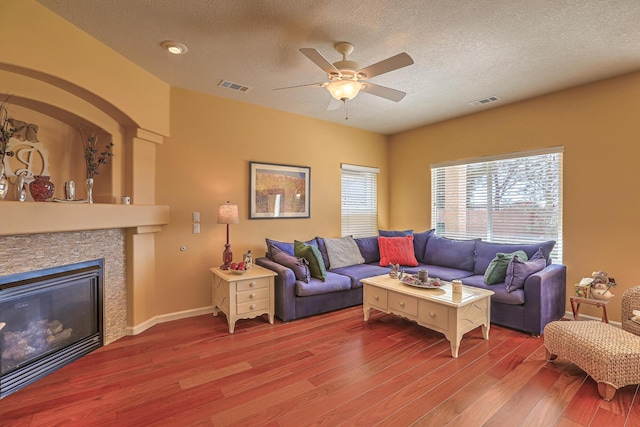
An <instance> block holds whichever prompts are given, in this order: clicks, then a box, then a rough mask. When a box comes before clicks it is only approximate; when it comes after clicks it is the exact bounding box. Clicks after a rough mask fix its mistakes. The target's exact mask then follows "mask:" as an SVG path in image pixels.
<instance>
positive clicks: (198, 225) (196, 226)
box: [193, 223, 200, 234]
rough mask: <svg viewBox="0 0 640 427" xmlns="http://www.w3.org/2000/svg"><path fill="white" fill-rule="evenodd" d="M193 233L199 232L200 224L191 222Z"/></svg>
mask: <svg viewBox="0 0 640 427" xmlns="http://www.w3.org/2000/svg"><path fill="white" fill-rule="evenodd" d="M193 234H200V224H197V223H194V224H193Z"/></svg>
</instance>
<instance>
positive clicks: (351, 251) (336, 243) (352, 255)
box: [322, 236, 364, 268]
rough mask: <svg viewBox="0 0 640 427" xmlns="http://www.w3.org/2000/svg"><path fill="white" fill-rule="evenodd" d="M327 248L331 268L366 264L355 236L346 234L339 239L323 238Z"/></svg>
mask: <svg viewBox="0 0 640 427" xmlns="http://www.w3.org/2000/svg"><path fill="white" fill-rule="evenodd" d="M322 241H323V242H324V245H325V247H326V248H327V255H328V256H329V265H330V266H331V268H340V267H348V266H350V265H356V264H364V258H363V257H362V254H361V253H360V249H359V248H358V244H357V243H356V241H355V240H353V237H351V236H345V237H341V238H339V239H328V238H324V239H322Z"/></svg>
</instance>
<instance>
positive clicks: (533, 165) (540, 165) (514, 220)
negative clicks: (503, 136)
mask: <svg viewBox="0 0 640 427" xmlns="http://www.w3.org/2000/svg"><path fill="white" fill-rule="evenodd" d="M562 152H563V148H562V147H554V148H551V149H546V150H538V151H530V152H524V153H517V154H514V155H505V156H494V157H485V158H479V159H474V160H467V161H460V162H450V163H440V164H435V165H431V200H432V209H431V224H432V227H433V228H435V229H436V233H437V234H438V235H440V236H443V237H450V238H456V239H473V238H481V239H483V240H485V241H488V242H496V243H535V242H542V241H546V240H555V241H556V245H555V247H554V250H553V252H552V253H551V257H552V258H553V260H554V262H558V263H561V262H562Z"/></svg>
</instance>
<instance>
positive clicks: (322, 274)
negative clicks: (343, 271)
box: [293, 240, 327, 282]
mask: <svg viewBox="0 0 640 427" xmlns="http://www.w3.org/2000/svg"><path fill="white" fill-rule="evenodd" d="M293 250H294V253H295V256H297V257H302V258H304V259H306V260H307V261H309V272H310V273H311V277H315V278H316V279H320V280H322V281H323V282H324V281H325V280H326V278H327V271H326V269H325V267H324V262H323V261H322V255H320V251H319V250H318V248H317V247H316V246H312V245H308V244H306V243H304V242H301V241H299V240H296V241H294V242H293Z"/></svg>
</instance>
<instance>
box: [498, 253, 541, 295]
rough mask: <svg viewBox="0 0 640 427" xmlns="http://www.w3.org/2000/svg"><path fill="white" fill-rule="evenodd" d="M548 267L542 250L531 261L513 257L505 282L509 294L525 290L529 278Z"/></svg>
mask: <svg viewBox="0 0 640 427" xmlns="http://www.w3.org/2000/svg"><path fill="white" fill-rule="evenodd" d="M546 266H547V260H546V259H545V257H544V255H543V253H542V249H538V251H537V252H536V253H535V254H534V255H533V257H532V258H531V259H530V260H529V261H527V260H526V259H520V257H519V256H515V257H513V259H512V260H511V262H510V263H509V266H508V267H507V276H506V278H505V281H504V283H505V285H507V286H506V289H507V292H513V291H515V290H516V289H523V288H524V282H525V281H526V280H527V277H529V276H531V275H532V274H533V273H537V272H538V271H542V270H543V269H544V268H545V267H546Z"/></svg>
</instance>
